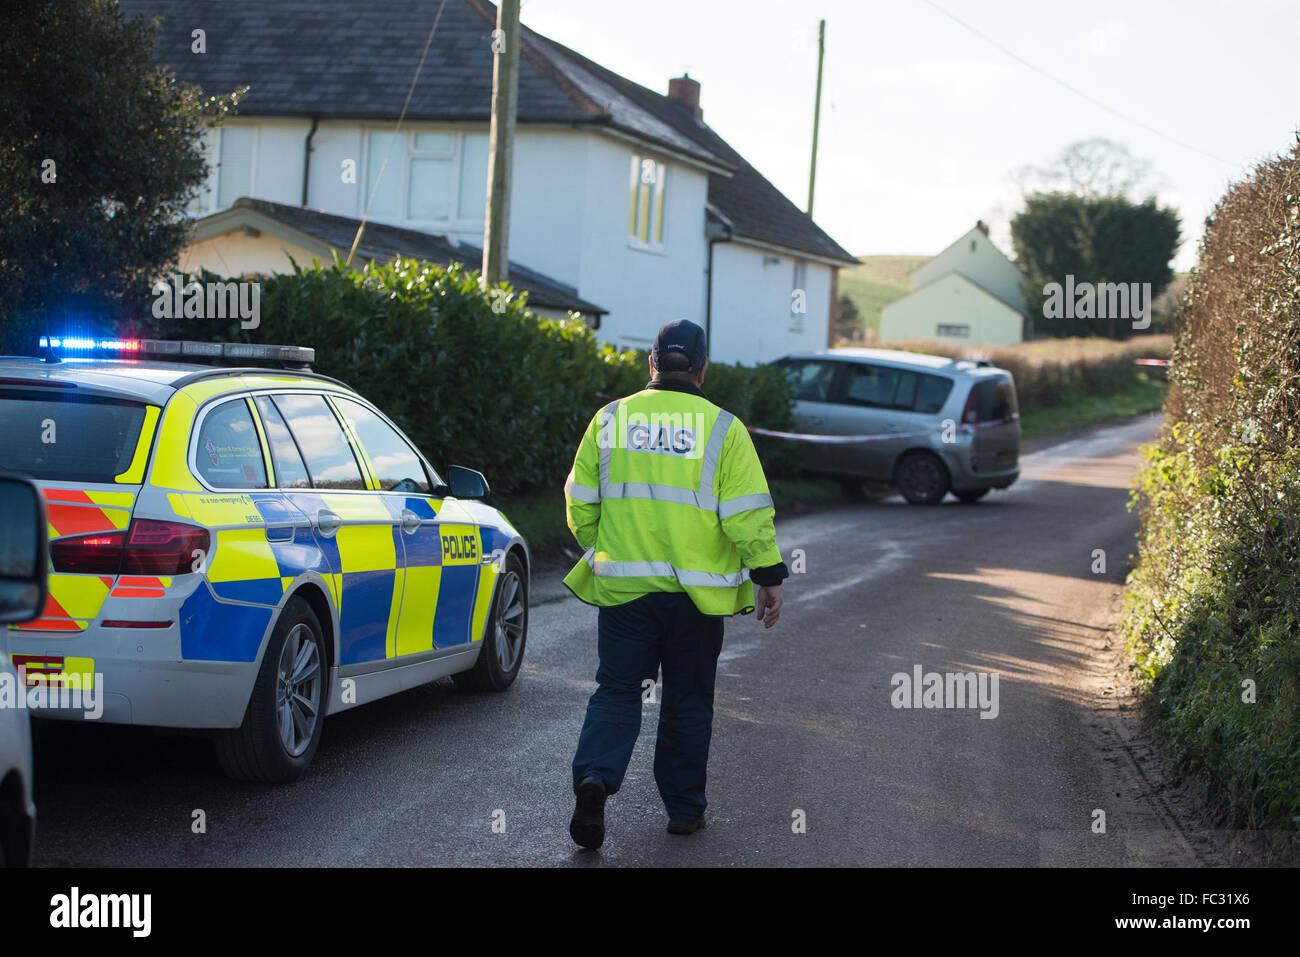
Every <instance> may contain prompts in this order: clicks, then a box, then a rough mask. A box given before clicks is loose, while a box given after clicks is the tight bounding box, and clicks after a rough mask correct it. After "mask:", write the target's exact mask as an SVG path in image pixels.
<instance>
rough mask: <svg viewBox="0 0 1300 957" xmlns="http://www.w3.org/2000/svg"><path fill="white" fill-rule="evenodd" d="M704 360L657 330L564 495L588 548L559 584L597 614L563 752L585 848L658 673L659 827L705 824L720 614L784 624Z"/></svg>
mask: <svg viewBox="0 0 1300 957" xmlns="http://www.w3.org/2000/svg"><path fill="white" fill-rule="evenodd" d="M706 354H707V353H706V349H705V341H704V330H703V329H701V328H700V327H699V326H697V325H696V324H695V323H693V322H689V321H687V320H685V319H676V320H673V321H672V322H668V323H665V324H664V326H663V328H661V329H660V330H659V335H658V337H657V338H656V339H655V344H654V348H653V349H652V350H651V353H650V375H651V380H650V383H649V384H648V385H647V386H646V388H645V389H644V390H643V391H641V392H638V393H636V394H635V395H631V396H628V397H627V398H625V399H620V400H618V401H616V402H611V403H610V404H609V405H607V406H605V408H603V409H602V410H601V411H600V412H599V413H597V414H596V416H595V418H593V419H592V421H591V424H590V425H588V427H587V431H586V434H584V435H583V437H582V442H581V444H580V445H579V446H578V454H577V456H576V457H575V458H574V461H573V470H572V471H571V472H570V473H569V478H568V481H567V482H566V483H565V486H564V496H565V505H566V511H567V515H568V522H569V528H570V529H571V530H572V531H573V534H574V537H576V538H577V540H578V544H579V545H581V546H582V547H583V548H584V549H586V553H585V554H584V555H583V556H582V560H581V561H579V562H578V564H577V565H576V566H575V567H574V569H573V570H572V571H571V572H569V574H568V575H567V576H566V577H565V579H564V583H565V584H566V585H568V586H569V588H570V589H571V590H572V591H573V593H574V594H575V595H577V596H578V597H579V598H581V599H582V600H583V601H585V602H587V603H589V604H592V605H597V606H598V607H599V608H600V612H599V617H598V626H597V627H598V638H597V650H598V654H599V659H600V661H599V666H598V668H597V670H596V682H597V685H598V687H597V688H596V692H595V693H594V694H593V695H592V696H591V699H590V700H589V701H588V703H587V717H586V720H585V721H584V722H583V725H582V733H581V735H580V736H579V738H578V748H577V753H576V754H574V756H573V789H574V793H575V795H576V797H577V802H576V807H575V809H574V812H573V819H572V821H571V822H570V824H569V833H570V835H571V836H572V837H573V840H574V841H576V842H577V843H578V844H580V845H582V846H583V847H586V848H598V847H600V846H601V844H602V843H603V842H604V839H605V798H606V797H607V796H608V795H611V794H615V793H617V792H618V789H619V786H620V785H621V784H622V782H623V775H624V773H625V772H626V771H627V765H628V761H629V760H630V759H631V757H632V749H633V747H634V746H635V745H636V739H637V734H638V733H639V732H640V730H641V709H642V704H643V700H653V699H652V698H651V697H650V696H651V695H653V693H654V692H653V689H654V684H655V679H656V677H657V676H658V674H659V669H660V666H661V665H662V668H663V701H662V702H661V704H660V709H659V732H658V737H657V738H656V740H655V758H654V772H655V781H656V783H657V784H658V785H659V795H660V797H662V798H663V802H664V807H665V808H666V809H667V811H668V832H669V833H670V834H692V833H694V832H695V831H698V830H699V829H700V828H702V827H704V809H705V807H706V805H707V802H706V801H705V797H704V786H705V777H706V769H707V765H708V759H709V739H710V737H711V735H712V732H713V687H714V680H715V677H716V674H717V666H718V653H719V652H720V651H721V650H722V625H723V621H724V619H725V618H727V617H728V616H730V615H736V614H747V613H748V612H750V611H752V610H754V608H755V607H757V609H758V619H759V620H760V621H762V622H763V624H764V626H765V627H767V628H771V627H772V626H773V625H774V624H776V621H777V619H778V618H779V617H780V615H781V582H782V581H783V580H784V579H785V578H786V576H787V574H788V572H787V570H786V567H785V564H784V563H783V562H782V561H781V553H780V552H779V551H778V550H777V547H776V530H775V528H774V527H773V524H772V519H773V516H774V512H773V509H772V497H771V495H770V494H769V492H768V488H767V480H766V479H765V478H764V476H763V469H762V466H761V465H760V464H759V461H758V455H757V454H756V453H755V451H754V443H753V441H752V440H751V439H750V437H749V432H748V431H747V430H746V428H745V426H744V424H743V423H742V422H741V421H740V420H739V419H737V418H736V417H735V416H734V415H732V414H731V413H730V412H727V411H725V410H723V409H720V408H718V407H717V406H716V405H714V404H713V403H712V402H710V401H709V400H708V399H706V398H705V397H704V393H703V392H701V391H700V386H701V385H702V384H703V383H704V372H705V368H706V366H707V362H706V360H705V356H706ZM751 581H752V584H751ZM754 585H758V592H757V595H755V592H754Z"/></svg>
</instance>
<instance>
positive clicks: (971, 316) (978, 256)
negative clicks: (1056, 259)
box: [880, 222, 1032, 346]
mask: <svg viewBox="0 0 1300 957" xmlns="http://www.w3.org/2000/svg"><path fill="white" fill-rule="evenodd" d="M910 278H911V287H912V288H911V291H910V292H909V293H908V294H907V295H905V296H903V297H902V298H901V299H896V300H894V301H893V302H891V303H890V304H889V305H887V306H885V308H884V309H882V310H881V313H880V341H881V342H897V341H899V340H901V339H936V340H938V341H941V342H943V341H949V342H956V343H964V344H968V345H984V346H1001V345H1009V344H1011V343H1014V342H1021V341H1022V340H1024V339H1026V338H1028V337H1029V335H1030V332H1031V331H1032V330H1031V326H1030V320H1029V314H1028V311H1027V309H1026V308H1025V297H1024V293H1023V292H1022V291H1021V282H1022V280H1023V275H1022V273H1021V272H1020V269H1019V267H1017V266H1016V264H1015V263H1013V262H1012V261H1011V260H1010V259H1008V258H1007V256H1006V254H1004V253H1003V252H1002V250H1000V249H998V247H997V246H996V245H994V243H993V241H992V240H990V239H989V231H988V227H987V226H985V225H984V223H983V222H978V223H976V224H975V228H974V229H972V230H971V231H970V232H968V233H967V234H966V235H964V236H962V237H961V239H959V240H957V241H956V242H955V243H953V244H952V245H951V246H949V247H948V248H947V249H945V250H944V251H943V252H941V253H939V255H937V256H935V257H934V258H933V259H931V260H930V261H929V262H927V263H926V264H925V265H923V266H921V267H920V268H919V269H917V270H916V271H915V272H913V273H912V275H911V277H910Z"/></svg>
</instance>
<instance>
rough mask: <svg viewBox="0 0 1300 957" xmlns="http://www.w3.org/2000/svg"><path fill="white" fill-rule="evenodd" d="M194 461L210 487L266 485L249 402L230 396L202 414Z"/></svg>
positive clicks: (263, 486)
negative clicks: (205, 413)
mask: <svg viewBox="0 0 1300 957" xmlns="http://www.w3.org/2000/svg"><path fill="white" fill-rule="evenodd" d="M194 465H195V467H196V468H197V469H198V473H199V476H200V477H201V478H202V479H203V481H205V482H207V483H208V484H209V485H211V486H212V487H213V488H266V487H267V482H266V464H265V462H264V461H263V459H262V443H261V442H260V441H259V440H258V438H257V427H256V426H254V425H253V416H252V413H250V412H249V411H248V403H246V402H245V401H244V400H243V399H231V400H230V401H228V402H223V403H221V404H220V405H218V406H217V407H216V408H214V409H212V410H211V411H210V412H208V414H207V415H205V416H204V417H203V424H202V425H201V426H199V438H198V448H197V449H195V451H194Z"/></svg>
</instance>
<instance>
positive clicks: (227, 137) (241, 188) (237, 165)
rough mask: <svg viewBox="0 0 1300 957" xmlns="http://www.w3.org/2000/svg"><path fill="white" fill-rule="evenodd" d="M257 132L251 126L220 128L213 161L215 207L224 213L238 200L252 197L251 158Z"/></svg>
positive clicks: (255, 144)
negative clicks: (218, 141) (217, 147)
mask: <svg viewBox="0 0 1300 957" xmlns="http://www.w3.org/2000/svg"><path fill="white" fill-rule="evenodd" d="M256 148H257V129H256V128H255V127H251V126H224V127H222V128H221V147H220V153H219V156H220V159H219V160H218V161H217V206H218V207H220V208H221V209H228V208H229V207H230V206H232V205H234V202H235V200H237V199H239V198H240V197H241V196H251V195H252V194H253V158H254V153H255V150H256Z"/></svg>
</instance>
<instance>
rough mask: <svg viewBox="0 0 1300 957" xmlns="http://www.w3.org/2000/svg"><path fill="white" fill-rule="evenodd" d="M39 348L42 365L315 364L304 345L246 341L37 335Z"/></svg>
mask: <svg viewBox="0 0 1300 957" xmlns="http://www.w3.org/2000/svg"><path fill="white" fill-rule="evenodd" d="M40 346H41V349H42V350H43V352H44V357H45V361H46V362H59V361H61V360H62V357H63V356H69V357H77V358H92V357H96V356H99V357H107V356H115V357H117V358H122V359H138V358H144V357H145V356H153V357H165V358H169V359H174V360H178V361H182V362H184V361H187V360H188V361H195V360H198V361H203V360H205V359H242V360H250V359H252V360H257V361H267V362H282V363H284V364H285V365H286V366H289V367H296V368H305V367H307V366H310V365H311V363H313V362H315V361H316V350H315V349H312V348H310V347H308V346H277V345H269V344H268V345H262V344H254V343H249V342H197V341H194V340H190V339H113V338H103V339H96V338H90V337H86V336H67V337H64V336H41V340H40Z"/></svg>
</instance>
